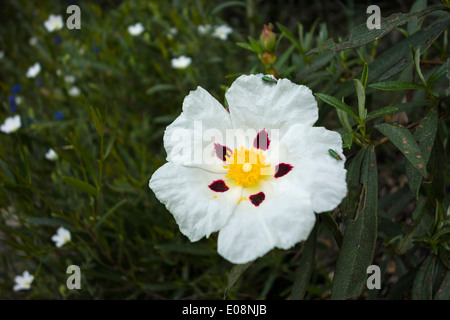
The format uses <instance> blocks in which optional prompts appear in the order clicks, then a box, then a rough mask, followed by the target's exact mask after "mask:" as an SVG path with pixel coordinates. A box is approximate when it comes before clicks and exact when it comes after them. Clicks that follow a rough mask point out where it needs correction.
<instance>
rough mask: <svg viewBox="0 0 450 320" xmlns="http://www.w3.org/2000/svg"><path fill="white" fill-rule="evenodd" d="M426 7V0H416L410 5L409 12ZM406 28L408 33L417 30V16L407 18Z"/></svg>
mask: <svg viewBox="0 0 450 320" xmlns="http://www.w3.org/2000/svg"><path fill="white" fill-rule="evenodd" d="M426 7H427V0H416V1H415V2H414V4H413V5H412V6H411V10H410V11H409V12H410V13H412V12H414V11H417V10H424V9H425V8H426ZM406 30H407V31H408V34H409V35H411V34H413V33H414V32H416V31H417V30H419V19H418V18H417V17H413V18H412V19H411V20H409V21H408V23H407V24H406Z"/></svg>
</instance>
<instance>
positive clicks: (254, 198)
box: [249, 192, 266, 207]
mask: <svg viewBox="0 0 450 320" xmlns="http://www.w3.org/2000/svg"><path fill="white" fill-rule="evenodd" d="M249 198H250V201H251V202H252V203H253V204H254V205H255V207H257V206H259V205H260V204H261V202H263V201H264V199H265V198H266V195H265V194H264V192H260V193H257V194H253V195H251V196H250V197H249Z"/></svg>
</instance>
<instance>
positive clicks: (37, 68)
mask: <svg viewBox="0 0 450 320" xmlns="http://www.w3.org/2000/svg"><path fill="white" fill-rule="evenodd" d="M39 72H41V64H40V63H39V62H36V63H35V64H33V65H32V66H31V67H29V68H28V70H27V75H26V76H27V78H34V77H36V76H37V75H38V73H39Z"/></svg>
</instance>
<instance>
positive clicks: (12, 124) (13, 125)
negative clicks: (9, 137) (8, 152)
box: [0, 114, 22, 134]
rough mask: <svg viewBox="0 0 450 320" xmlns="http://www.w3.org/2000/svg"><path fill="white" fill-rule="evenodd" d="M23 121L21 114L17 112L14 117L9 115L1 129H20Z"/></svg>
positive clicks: (2, 130) (11, 130)
mask: <svg viewBox="0 0 450 320" xmlns="http://www.w3.org/2000/svg"><path fill="white" fill-rule="evenodd" d="M21 126H22V122H21V120H20V116H19V115H18V114H16V115H15V116H14V117H8V118H6V119H5V122H3V124H2V125H1V126H0V131H1V132H4V133H7V134H9V133H12V132H15V131H17V130H19V129H20V127H21Z"/></svg>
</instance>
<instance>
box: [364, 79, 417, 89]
mask: <svg viewBox="0 0 450 320" xmlns="http://www.w3.org/2000/svg"><path fill="white" fill-rule="evenodd" d="M369 87H371V88H374V89H377V90H411V89H425V87H424V86H421V85H419V84H415V83H412V82H408V81H385V82H378V83H373V84H369Z"/></svg>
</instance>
